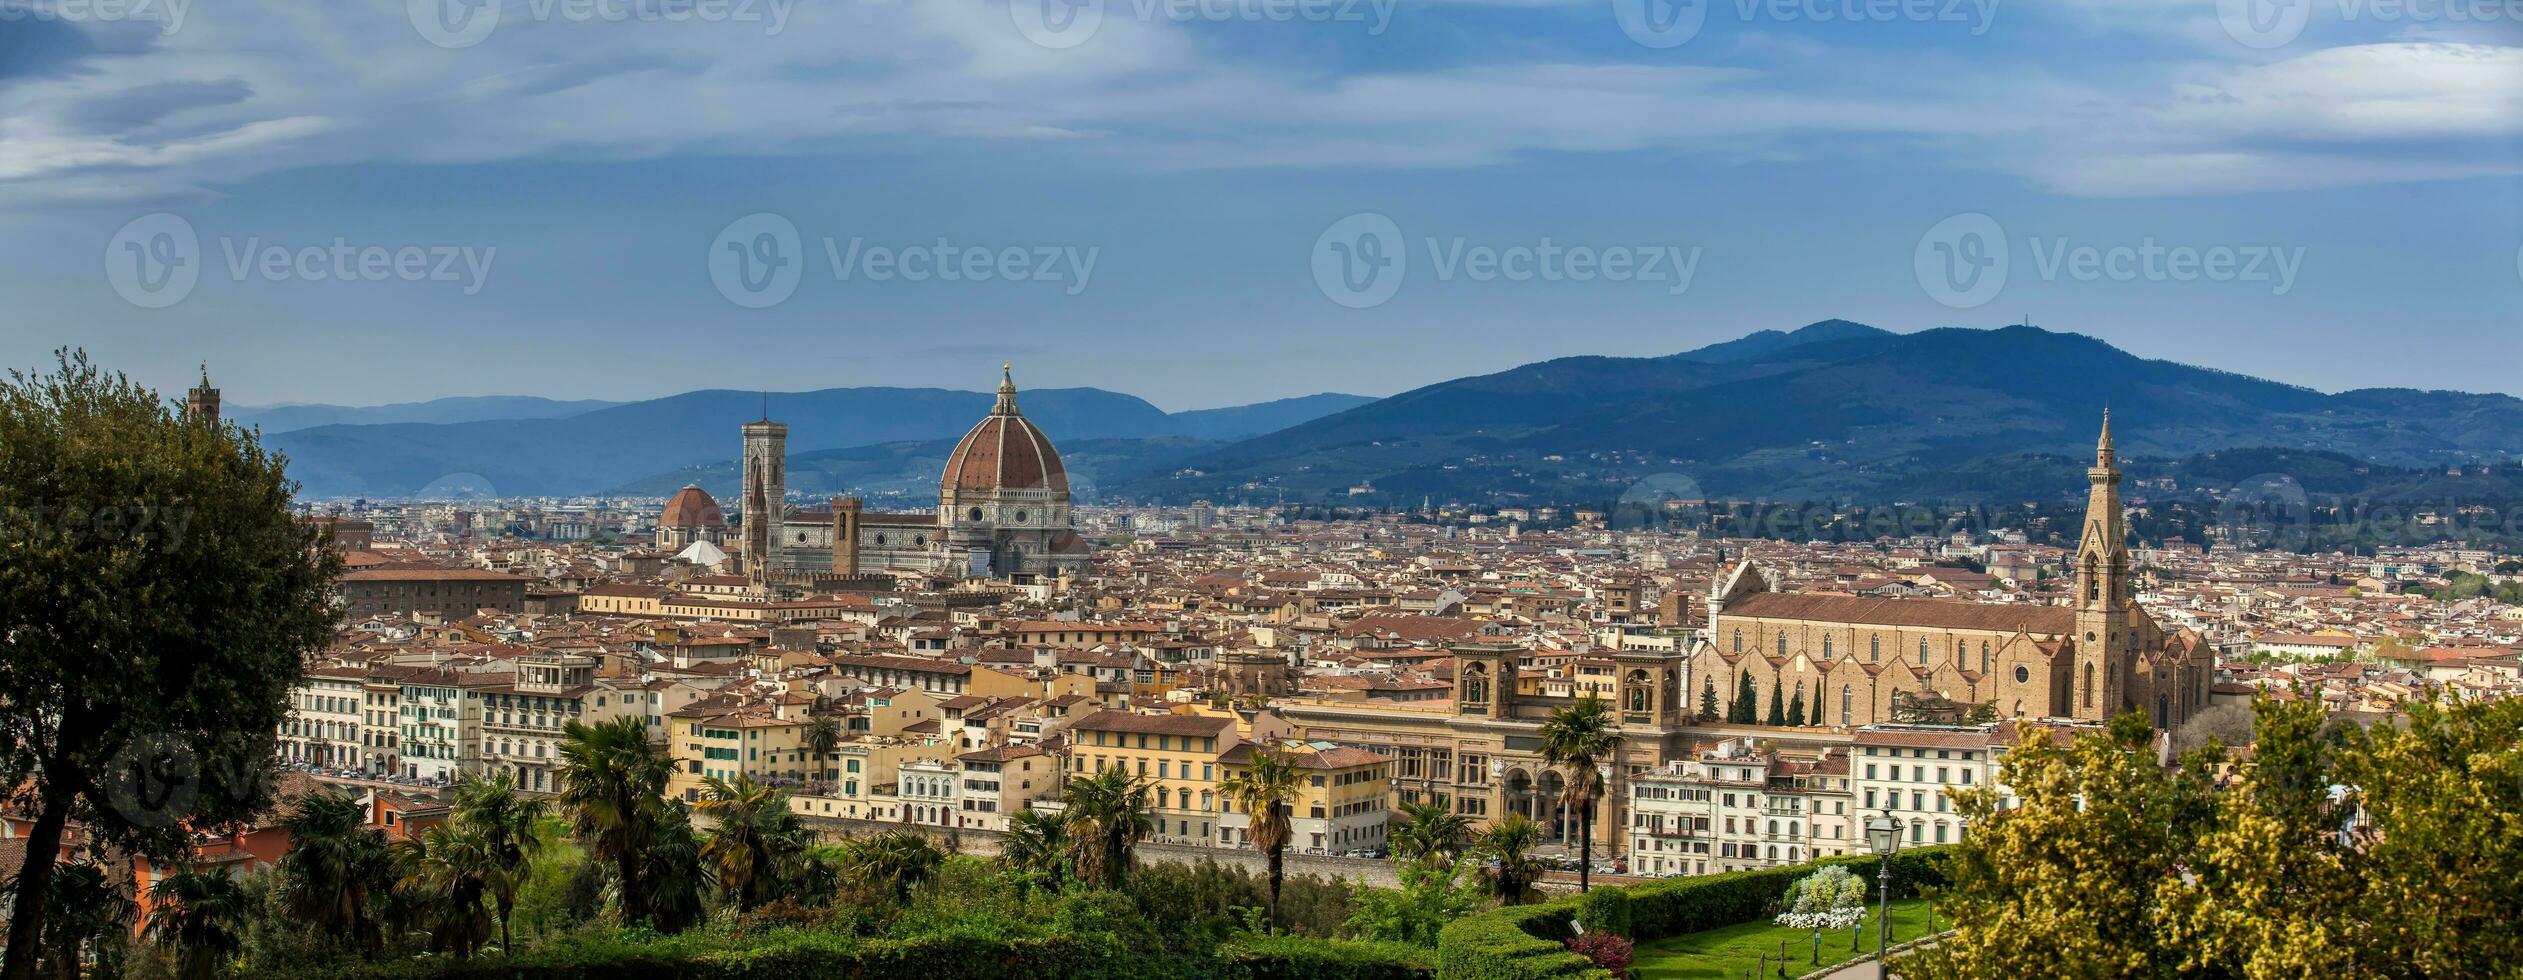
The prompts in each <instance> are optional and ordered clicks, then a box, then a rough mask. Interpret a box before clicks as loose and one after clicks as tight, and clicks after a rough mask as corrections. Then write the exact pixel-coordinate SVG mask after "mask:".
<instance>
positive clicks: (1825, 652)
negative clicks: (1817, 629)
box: [1822, 633, 1831, 660]
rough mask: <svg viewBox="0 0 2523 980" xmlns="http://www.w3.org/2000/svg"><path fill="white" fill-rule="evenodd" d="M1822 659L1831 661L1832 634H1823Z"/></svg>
mask: <svg viewBox="0 0 2523 980" xmlns="http://www.w3.org/2000/svg"><path fill="white" fill-rule="evenodd" d="M1822 659H1824V660H1829V659H1831V634H1829V633H1824V634H1822Z"/></svg>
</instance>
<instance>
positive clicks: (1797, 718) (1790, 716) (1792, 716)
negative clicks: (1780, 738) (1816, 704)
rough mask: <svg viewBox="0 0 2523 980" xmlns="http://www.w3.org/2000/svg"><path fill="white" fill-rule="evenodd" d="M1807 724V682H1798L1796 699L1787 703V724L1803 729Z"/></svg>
mask: <svg viewBox="0 0 2523 980" xmlns="http://www.w3.org/2000/svg"><path fill="white" fill-rule="evenodd" d="M1804 723H1805V682H1803V681H1797V682H1796V697H1795V699H1794V700H1791V701H1789V702H1787V724H1789V725H1791V726H1796V727H1802V726H1803V725H1804Z"/></svg>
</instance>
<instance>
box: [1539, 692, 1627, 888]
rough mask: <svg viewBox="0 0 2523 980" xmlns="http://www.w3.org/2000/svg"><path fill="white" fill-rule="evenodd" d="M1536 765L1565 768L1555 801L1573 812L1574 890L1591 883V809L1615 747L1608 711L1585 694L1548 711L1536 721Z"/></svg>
mask: <svg viewBox="0 0 2523 980" xmlns="http://www.w3.org/2000/svg"><path fill="white" fill-rule="evenodd" d="M1541 735H1542V761H1544V762H1548V763H1550V764H1551V765H1554V766H1558V767H1560V768H1562V769H1564V770H1567V777H1568V788H1567V789H1566V790H1565V791H1563V792H1562V793H1561V796H1560V799H1561V800H1563V801H1565V802H1566V803H1567V804H1568V807H1569V809H1572V810H1575V811H1577V861H1578V864H1577V890H1578V891H1581V892H1582V891H1585V890H1587V889H1588V888H1590V887H1591V886H1592V885H1593V882H1592V881H1591V880H1590V876H1591V875H1592V874H1593V872H1594V810H1595V803H1596V801H1598V800H1601V799H1602V798H1603V788H1604V787H1603V764H1604V763H1605V762H1607V761H1609V760H1610V759H1611V758H1612V752H1613V751H1614V750H1615V749H1618V748H1619V747H1620V744H1621V733H1620V730H1619V729H1618V728H1615V727H1613V724H1612V707H1611V705H1610V704H1609V703H1607V702H1605V701H1604V700H1603V699H1602V698H1598V697H1595V696H1594V695H1591V694H1589V695H1586V696H1585V697H1583V698H1580V699H1578V701H1577V703H1575V704H1572V705H1569V706H1567V707H1565V708H1560V709H1558V710H1555V711H1552V712H1551V718H1550V720H1549V721H1545V722H1543V723H1542V732H1541Z"/></svg>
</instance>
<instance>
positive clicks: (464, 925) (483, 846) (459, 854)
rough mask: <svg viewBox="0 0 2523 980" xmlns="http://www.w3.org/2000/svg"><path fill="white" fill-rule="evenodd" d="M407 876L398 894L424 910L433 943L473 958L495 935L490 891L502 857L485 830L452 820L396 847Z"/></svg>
mask: <svg viewBox="0 0 2523 980" xmlns="http://www.w3.org/2000/svg"><path fill="white" fill-rule="evenodd" d="M394 863H395V867H396V870H398V871H400V872H402V878H401V880H399V881H397V882H396V883H395V886H394V887H395V890H396V891H398V892H400V893H401V894H402V896H403V897H404V898H405V899H406V900H408V901H410V902H411V903H412V904H413V906H414V907H415V908H417V909H418V910H419V911H420V914H421V916H422V918H423V919H425V920H426V921H427V923H428V927H429V931H430V936H431V940H432V942H433V944H435V945H436V946H437V947H438V948H440V949H444V950H447V951H449V952H452V953H454V954H456V957H457V958H458V959H465V958H469V957H471V956H472V955H473V953H474V951H475V950H477V949H480V948H481V946H482V944H483V943H485V942H488V941H489V940H490V936H491V911H490V906H489V904H488V903H486V902H484V901H483V897H484V896H485V895H486V894H487V893H488V892H489V891H490V878H491V876H492V875H493V874H495V873H496V871H495V869H496V867H497V863H498V862H497V858H496V857H495V856H494V855H493V854H492V852H491V844H490V841H489V840H487V839H485V838H484V837H483V836H482V835H481V833H480V832H478V831H474V830H470V829H467V828H465V827H463V826H461V825H459V824H455V823H453V822H449V823H442V824H439V825H438V826H435V827H431V828H429V830H428V831H427V832H424V833H423V834H421V835H420V836H419V837H414V838H409V839H406V840H403V841H399V842H397V843H396V844H395V849H394Z"/></svg>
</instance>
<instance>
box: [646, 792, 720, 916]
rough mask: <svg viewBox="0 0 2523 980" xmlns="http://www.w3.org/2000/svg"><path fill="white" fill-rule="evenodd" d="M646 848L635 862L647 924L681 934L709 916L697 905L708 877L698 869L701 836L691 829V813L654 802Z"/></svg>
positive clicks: (699, 902) (703, 908) (699, 904)
mask: <svg viewBox="0 0 2523 980" xmlns="http://www.w3.org/2000/svg"><path fill="white" fill-rule="evenodd" d="M650 812H651V813H652V814H654V821H655V822H654V823H653V824H652V826H651V828H650V831H649V836H648V846H646V847H643V848H641V849H640V851H639V854H638V855H637V857H636V859H635V865H634V866H635V867H636V869H637V877H638V880H639V883H640V886H641V887H642V888H644V889H646V893H645V894H646V896H647V903H648V904H647V915H646V918H647V921H648V924H649V927H650V928H653V929H656V930H657V931H659V932H682V931H683V930H685V929H689V928H691V927H693V926H695V925H698V924H700V922H701V920H702V919H703V918H705V917H706V916H707V915H708V914H709V910H708V909H707V908H705V907H704V906H703V905H702V904H701V889H702V886H704V885H706V884H708V880H707V879H708V875H707V873H706V872H704V871H703V870H702V867H701V835H700V834H698V833H696V832H694V831H693V829H692V813H691V811H690V810H688V809H686V808H685V807H684V806H683V804H681V803H674V802H668V801H664V800H660V801H658V802H657V803H656V804H655V805H654V807H653V808H652V809H651V811H650Z"/></svg>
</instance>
